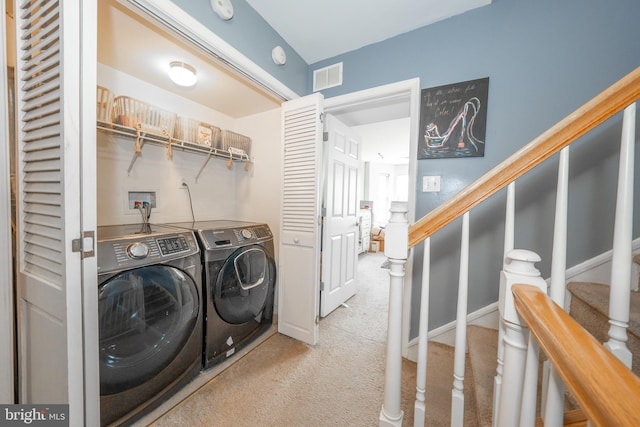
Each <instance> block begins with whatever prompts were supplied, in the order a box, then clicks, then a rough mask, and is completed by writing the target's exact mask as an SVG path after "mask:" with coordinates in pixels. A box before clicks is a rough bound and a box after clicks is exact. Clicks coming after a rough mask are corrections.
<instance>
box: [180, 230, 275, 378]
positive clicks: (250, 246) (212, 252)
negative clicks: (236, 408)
mask: <svg viewBox="0 0 640 427" xmlns="http://www.w3.org/2000/svg"><path fill="white" fill-rule="evenodd" d="M168 225H170V226H174V227H180V228H184V229H188V230H193V231H194V232H195V234H196V236H197V239H198V242H199V243H200V248H201V251H202V257H203V258H202V259H203V271H204V278H203V281H204V289H205V297H204V298H205V307H206V308H205V327H204V328H205V340H204V366H205V368H209V367H211V366H213V365H215V364H217V363H220V362H222V361H223V360H225V359H227V358H228V357H230V356H232V355H233V354H234V353H235V352H236V351H238V350H240V349H241V348H243V347H245V346H246V345H247V344H249V343H250V342H252V341H253V340H255V339H256V338H257V337H258V336H260V335H261V334H262V333H263V332H265V331H266V330H267V329H269V328H270V327H271V324H272V321H273V299H274V292H275V283H276V264H275V256H274V245H273V235H272V233H271V230H270V229H269V226H268V225H267V224H260V223H252V222H240V221H228V220H218V221H201V222H187V223H174V224H168Z"/></svg>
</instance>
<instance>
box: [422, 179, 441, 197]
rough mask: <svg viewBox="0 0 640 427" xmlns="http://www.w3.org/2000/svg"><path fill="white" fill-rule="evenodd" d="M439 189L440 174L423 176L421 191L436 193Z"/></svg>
mask: <svg viewBox="0 0 640 427" xmlns="http://www.w3.org/2000/svg"><path fill="white" fill-rule="evenodd" d="M438 191H440V176H423V177H422V192H423V193H437V192H438Z"/></svg>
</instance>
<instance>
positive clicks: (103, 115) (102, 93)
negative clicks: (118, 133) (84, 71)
mask: <svg viewBox="0 0 640 427" xmlns="http://www.w3.org/2000/svg"><path fill="white" fill-rule="evenodd" d="M96 89H97V90H96V120H98V121H100V122H107V123H112V122H113V92H111V91H110V90H109V89H107V88H106V87H102V86H97V87H96Z"/></svg>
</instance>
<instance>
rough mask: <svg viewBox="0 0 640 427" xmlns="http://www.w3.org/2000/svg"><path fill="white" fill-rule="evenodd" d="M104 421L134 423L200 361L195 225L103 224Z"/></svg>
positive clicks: (101, 340)
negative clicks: (190, 227)
mask: <svg viewBox="0 0 640 427" xmlns="http://www.w3.org/2000/svg"><path fill="white" fill-rule="evenodd" d="M97 235H98V239H97V240H98V244H97V256H98V286H99V289H98V316H99V322H98V324H99V363H100V423H101V425H111V424H113V425H128V424H131V423H133V422H134V421H135V420H136V419H139V418H140V417H141V416H143V415H144V414H146V413H148V412H149V411H150V410H151V409H153V408H155V407H156V406H158V405H159V404H161V403H162V402H164V401H165V400H166V399H167V398H169V397H170V396H171V395H172V394H173V393H174V392H175V391H177V390H178V389H179V388H180V387H182V386H184V385H185V384H186V383H187V382H189V381H190V380H192V379H193V378H194V377H195V376H196V375H197V374H198V373H199V372H200V370H201V369H202V334H203V304H202V292H201V289H202V282H201V280H202V264H201V262H200V250H199V246H198V244H197V241H196V238H195V236H194V234H193V232H191V231H187V230H177V229H175V228H166V227H161V226H154V225H148V224H143V225H137V224H136V225H124V226H106V227H98V229H97Z"/></svg>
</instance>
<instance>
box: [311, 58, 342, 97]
mask: <svg viewBox="0 0 640 427" xmlns="http://www.w3.org/2000/svg"><path fill="white" fill-rule="evenodd" d="M340 85H342V62H339V63H337V64H333V65H329V66H328V67H324V68H320V69H318V70H315V71H314V72H313V91H314V92H317V91H319V90H322V89H328V88H330V87H335V86H340Z"/></svg>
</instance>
